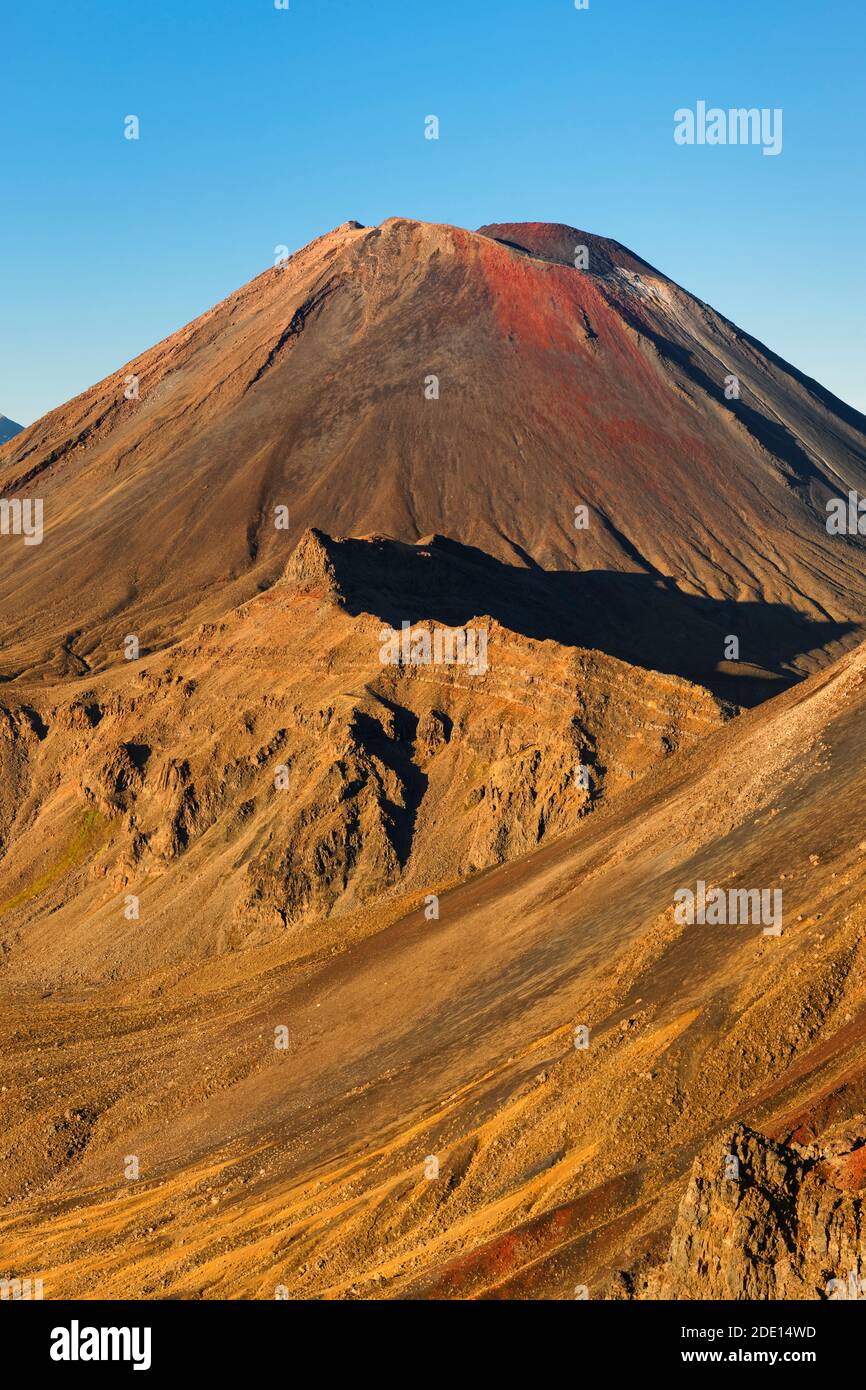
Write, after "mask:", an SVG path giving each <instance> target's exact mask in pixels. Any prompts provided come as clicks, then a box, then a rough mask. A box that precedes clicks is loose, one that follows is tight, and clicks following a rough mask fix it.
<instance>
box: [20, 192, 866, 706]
mask: <svg viewBox="0 0 866 1390" xmlns="http://www.w3.org/2000/svg"><path fill="white" fill-rule="evenodd" d="M584 244H585V245H587V247H588V248H589V253H590V261H589V269H588V270H587V271H583V270H577V269H575V267H574V265H573V259H574V251H575V248H576V247H577V246H579V245H584ZM730 373H735V374H736V375H737V376H738V377H739V380H740V383H741V399H740V400H739V401H727V400H726V399H725V396H724V382H725V378H726V377H727V376H728V375H729V374H730ZM430 374H435V375H436V376H438V378H439V381H440V397H439V399H438V400H428V399H425V394H424V383H425V380H426V378H427V377H428V376H429V375H430ZM132 375H135V376H136V377H137V378H138V379H139V396H138V398H137V399H131V400H127V399H125V396H124V390H125V388H126V385H127V382H128V380H129V378H130V377H131V376H132ZM864 426H866V422H864V418H863V417H862V416H861V415H859V414H858V413H857V412H856V411H854V410H852V409H850V408H849V407H847V406H845V405H843V403H842V402H840V401H838V400H836V399H835V398H834V397H832V396H831V395H830V394H829V393H828V392H826V391H824V390H823V389H822V388H821V387H820V386H818V385H817V383H815V382H813V381H810V380H808V379H806V378H805V377H803V376H802V375H801V374H800V373H798V372H797V371H796V370H794V369H793V368H791V367H789V366H788V365H786V364H785V363H783V362H781V361H780V360H779V359H778V358H777V357H775V356H774V355H773V354H772V353H770V352H769V351H767V350H766V349H765V348H763V347H761V345H760V344H758V343H756V342H755V341H754V340H753V339H751V338H750V337H749V336H748V335H747V334H745V333H743V332H742V331H741V330H739V329H737V328H736V327H735V326H734V325H732V324H731V323H729V322H728V321H726V320H725V319H723V318H722V317H721V316H720V315H718V314H717V313H715V312H714V311H713V310H712V309H711V308H710V307H709V306H708V305H706V304H703V303H701V302H700V301H698V300H696V299H695V298H694V297H693V296H691V295H689V294H687V293H686V292H685V291H684V290H682V289H680V288H679V287H678V286H677V285H675V284H674V283H673V282H672V281H671V280H669V279H667V278H666V277H665V276H664V275H662V274H660V273H659V272H657V271H655V270H653V269H652V267H650V266H647V265H646V264H645V263H644V262H643V261H641V260H639V259H638V258H637V257H636V256H634V255H632V254H631V253H630V252H628V251H626V250H625V248H623V247H620V246H619V245H618V244H617V243H615V242H610V241H607V240H605V239H603V238H598V237H593V236H590V235H588V234H585V233H582V232H579V231H576V230H574V229H572V228H567V227H556V226H547V225H534V224H529V225H510V224H509V225H502V226H491V227H487V228H484V229H482V231H481V232H468V231H463V230H460V229H458V228H454V227H449V226H436V225H428V224H425V223H420V222H412V221H408V220H406V219H402V218H392V219H390V220H388V221H386V222H384V223H383V224H382V225H381V226H379V227H370V228H364V227H360V226H359V225H358V224H356V223H346V224H345V225H344V226H342V227H340V228H338V229H337V230H336V231H334V232H331V233H330V234H328V235H326V236H323V237H321V238H319V239H318V240H317V241H314V242H313V243H311V244H310V245H309V246H307V247H306V248H304V249H303V250H301V251H299V252H298V253H297V254H296V255H294V256H293V257H292V258H291V259H290V260H289V262H288V263H287V264H286V265H285V266H284V267H282V268H280V267H275V268H272V269H270V270H267V271H265V272H264V273H263V274H261V275H259V276H258V277H257V278H256V279H255V280H253V281H251V282H250V284H248V285H247V286H245V287H244V288H243V289H241V290H239V291H238V292H237V293H236V294H234V295H232V296H230V297H229V298H228V299H226V300H225V301H224V302H223V303H222V304H219V305H217V306H216V308H214V309H212V310H210V311H209V312H208V313H206V314H204V315H202V317H201V318H199V319H197V320H196V321H195V322H194V323H192V324H190V325H188V326H187V327H186V328H184V329H182V330H181V331H180V332H178V333H176V334H174V335H173V336H172V337H171V338H169V339H167V340H166V341H165V342H164V343H161V344H160V345H159V346H157V347H155V348H152V349H151V350H149V351H148V352H145V353H143V354H142V355H141V356H140V357H139V358H137V359H135V360H134V361H133V362H131V363H129V364H127V365H126V366H124V367H121V368H120V369H119V370H118V371H117V372H116V373H115V374H114V375H112V376H111V377H109V378H107V379H106V380H105V381H103V382H100V383H99V384H98V385H96V386H94V387H93V388H92V389H91V390H89V391H87V392H85V393H84V394H83V395H82V396H80V397H78V398H77V399H75V400H73V401H71V402H69V403H68V404H67V405H65V406H62V407H61V408H59V409H58V410H55V411H53V412H52V413H51V414H49V415H48V416H46V417H45V418H44V419H42V420H40V421H39V422H37V423H36V424H34V425H32V426H31V427H30V428H28V429H26V430H25V431H24V432H23V433H22V434H21V435H19V436H17V437H16V438H15V439H14V440H12V441H10V442H9V443H8V444H6V445H5V446H4V447H3V449H2V451H0V493H2V494H3V495H11V494H15V493H21V494H23V495H35V496H40V497H43V498H44V501H45V508H46V537H45V541H44V543H43V544H42V545H41V546H32V547H25V546H24V545H23V542H22V541H21V540H13V539H12V538H8V537H7V538H6V539H5V541H4V542H3V544H2V545H0V645H2V648H3V655H2V670H0V675H5V677H6V678H9V677H15V676H17V675H19V674H22V673H23V674H26V675H27V677H28V678H29V679H32V678H33V677H35V676H37V675H39V674H40V673H42V674H43V675H45V676H46V677H47V678H49V679H53V678H55V677H56V676H58V675H64V674H79V673H82V672H86V671H87V670H89V669H103V668H104V667H106V666H111V665H114V664H116V662H117V661H118V660H119V656H120V652H121V648H122V641H123V638H124V636H125V635H126V634H128V633H135V634H137V635H138V636H139V637H140V639H141V641H142V643H143V645H144V646H146V647H155V646H160V645H165V644H167V643H169V642H170V641H173V640H175V639H176V638H177V637H178V636H179V635H183V634H185V633H188V632H189V631H190V630H191V629H192V628H193V627H194V626H195V625H196V624H198V623H200V622H204V621H212V620H214V619H215V618H218V617H220V616H221V615H222V614H223V613H224V612H225V611H226V610H227V609H228V608H230V607H232V606H234V605H235V604H237V603H238V602H241V601H243V600H245V599H248V598H250V597H252V596H253V595H254V594H255V593H256V592H258V591H259V590H260V589H261V588H263V587H267V586H268V585H270V584H271V583H273V582H274V581H275V580H276V579H277V578H278V577H279V575H280V574H281V573H282V571H283V568H284V566H285V564H286V560H287V557H288V554H289V552H290V550H291V548H292V546H293V545H294V543H295V542H296V541H297V539H298V538H299V537H300V535H301V534H302V533H303V531H304V530H305V529H306V528H307V527H308V526H318V527H321V528H322V529H324V530H325V531H326V532H328V533H330V534H339V535H358V534H366V533H370V532H385V533H388V534H391V535H393V536H394V537H396V538H397V539H401V540H404V541H408V542H414V541H416V540H418V539H420V538H421V537H422V536H424V535H427V534H430V533H434V532H438V533H442V534H445V535H448V536H451V537H453V538H454V539H456V540H458V541H460V542H463V543H467V544H471V545H473V546H477V547H480V548H481V549H482V550H484V551H486V552H487V553H489V554H490V555H492V556H494V557H496V558H498V559H499V560H501V561H507V562H511V563H512V564H517V565H522V566H531V565H533V564H537V565H540V566H541V567H542V568H544V569H545V570H548V571H552V572H553V573H554V574H555V575H565V576H568V575H572V574H574V573H575V572H579V573H581V574H582V575H584V576H585V577H586V578H587V581H588V582H587V585H586V588H585V589H581V590H580V592H579V594H577V595H576V602H577V603H578V604H579V605H580V606H581V607H582V608H584V609H592V608H593V607H597V606H604V608H608V607H612V608H613V609H614V610H615V611H616V612H617V613H618V614H619V618H618V622H619V624H620V626H622V627H627V626H629V625H631V626H632V627H634V628H638V629H641V630H642V632H643V638H644V644H645V645H648V646H650V647H651V648H653V650H654V659H650V660H648V661H647V659H646V656H645V655H644V654H643V653H641V652H637V651H636V652H634V653H632V652H631V651H630V650H629V649H628V648H624V647H623V646H622V645H620V646H619V648H618V649H617V651H616V652H614V653H613V654H615V655H620V656H624V657H625V658H626V659H630V658H631V657H632V655H634V657H635V659H638V660H639V661H640V663H641V664H649V665H650V666H654V667H655V668H659V667H662V668H664V669H667V670H669V671H672V672H673V673H675V674H680V675H686V676H689V677H697V678H700V679H703V680H707V679H709V678H710V677H711V673H712V672H713V671H714V669H715V666H716V664H717V662H718V661H719V660H720V659H721V655H722V650H721V648H722V639H723V637H724V636H725V635H727V634H728V633H729V632H733V633H737V634H738V635H740V636H741V638H742V642H743V646H742V651H741V656H742V658H743V660H744V661H745V662H749V663H751V664H752V666H754V667H756V668H761V669H763V670H765V671H771V672H773V671H778V670H780V669H788V668H792V667H793V668H794V669H801V670H803V669H812V668H813V667H814V666H815V664H816V662H817V661H818V660H819V659H820V652H821V649H828V648H830V649H833V650H836V651H838V647H834V644H835V643H838V641H839V639H844V638H845V635H846V633H847V632H848V624H849V623H850V622H852V621H853V622H855V623H856V624H858V626H859V625H862V622H863V618H864V613H866V579H864V575H863V553H864V552H863V543H862V540H861V539H859V538H855V539H851V540H848V539H846V538H838V537H835V538H831V537H828V535H827V533H826V530H825V526H824V521H825V512H824V503H825V501H826V499H827V497H828V496H829V495H831V494H838V493H840V492H844V491H846V490H847V489H848V487H849V486H850V487H854V488H857V489H859V490H861V491H866V434H864ZM580 504H583V505H586V506H587V507H588V508H589V513H590V525H589V528H588V530H585V531H577V530H575V528H574V524H573V522H574V508H575V506H577V505H580ZM281 505H282V506H287V507H288V508H289V511H290V517H291V529H290V530H289V531H281V530H277V529H275V527H274V524H273V522H274V508H275V507H277V506H281ZM605 576H607V578H605ZM611 576H612V577H611ZM659 604H661V605H662V608H663V612H662V613H661V614H659V613H658V612H657V607H658V605H659ZM720 604H724V605H734V604H736V605H737V607H736V612H735V613H733V612H731V611H730V608H729V607H727V606H726V607H723V608H721V609H720V608H719V605H720ZM767 604H770V605H776V606H778V611H777V612H776V615H775V616H776V618H777V620H778V621H774V622H773V623H772V624H769V625H768V624H767V623H766V622H765V621H764V620H763V617H762V616H761V615H764V617H765V616H766V612H765V609H764V608H763V605H767ZM713 609H715V610H716V611H715V616H714V619H713V632H714V639H713V642H712V644H711V646H712V648H713V650H712V652H711V653H708V652H707V651H706V646H707V644H706V641H705V640H703V639H704V638H705V635H706V633H705V631H704V632H703V633H698V636H697V638H696V640H695V642H694V644H692V643H691V642H690V640H689V633H690V630H691V623H692V619H693V617H695V615H697V618H698V620H699V621H698V626H699V627H702V628H703V629H705V628H706V621H705V619H706V615H707V612H708V611H710V612H712V611H713ZM637 613H640V615H641V616H640V618H639V619H637V618H636V614H637ZM672 613H673V617H674V620H675V622H674V626H678V627H679V628H681V629H682V631H683V638H682V645H683V646H684V647H686V648H689V647H690V646H692V645H693V646H694V657H693V659H692V663H691V664H690V665H688V664H687V665H685V666H684V665H682V664H679V665H677V664H675V657H674V655H672V654H670V653H669V651H668V646H669V642H670V634H671V630H672V626H671V622H670V621H669V619H670V617H671V614H672ZM810 654H811V655H810ZM710 656H711V657H712V660H709V659H708V658H709V657H710Z"/></svg>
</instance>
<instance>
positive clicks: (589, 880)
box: [0, 218, 866, 1299]
mask: <svg viewBox="0 0 866 1390" xmlns="http://www.w3.org/2000/svg"><path fill="white" fill-rule="evenodd" d="M863 493H866V419H864V417H863V416H861V415H859V414H858V413H857V412H856V411H854V410H852V409H851V408H850V407H848V406H846V405H845V404H844V403H843V402H841V401H839V400H837V399H836V398H834V397H833V396H832V395H831V394H830V393H829V392H827V391H826V390H824V389H823V388H822V387H821V386H819V385H818V384H817V383H816V382H814V381H812V380H810V379H808V378H807V377H805V376H803V375H802V374H801V373H800V372H798V371H797V370H796V369H795V368H794V367H791V366H789V365H788V364H786V363H784V362H783V361H782V360H781V359H780V358H778V357H777V356H775V355H774V354H773V353H772V352H771V351H770V350H769V349H767V348H765V347H763V346H762V345H761V344H760V343H758V342H757V341H756V340H754V339H753V338H751V337H749V336H748V334H746V333H745V332H743V331H742V330H740V329H738V328H736V327H735V326H734V325H733V324H731V323H730V322H728V321H727V320H726V319H724V318H723V317H722V316H721V315H719V314H718V313H716V312H715V311H714V310H713V309H711V308H710V307H709V306H708V305H706V304H704V303H702V302H701V301H699V300H697V299H695V298H694V297H693V296H691V295H690V294H688V292H687V291H685V290H684V289H682V288H680V287H679V286H678V285H677V284H676V283H675V282H674V281H673V280H671V279H669V278H668V277H667V276H666V275H665V274H663V273H662V272H660V271H658V270H656V269H654V268H653V267H652V266H650V265H648V264H647V263H646V262H644V261H643V260H641V259H640V257H639V256H637V255H635V254H634V253H632V252H630V251H628V250H627V249H626V248H625V247H623V246H622V245H620V244H619V243H618V242H615V241H611V240H608V239H606V238H603V237H598V236H594V235H591V234H589V233H584V232H581V231H578V230H577V229H574V228H571V227H566V226H558V225H550V224H534V223H533V224H517V223H501V224H490V225H488V226H485V227H483V228H481V229H480V230H479V231H477V232H470V231H464V230H461V229H458V228H454V227H450V226H439V225H430V224H426V223H421V222H414V221H410V220H407V219H403V218H390V219H388V220H387V221H385V222H383V223H382V225H381V226H378V227H363V226H361V225H360V224H359V223H357V222H347V223H345V224H343V225H342V226H341V227H339V228H337V229H336V230H335V231H333V232H330V233H328V234H327V235H325V236H322V237H320V238H319V239H318V240H316V241H314V242H313V243H311V244H310V245H309V246H307V247H305V248H304V249H303V250H301V251H298V252H297V253H296V254H295V255H294V256H292V257H290V258H289V259H288V260H287V261H284V262H280V263H279V264H277V265H275V266H273V267H271V268H269V269H268V270H266V271H264V272H263V273H262V274H260V275H259V276H258V277H257V278H256V279H254V280H253V281H251V282H250V283H249V284H248V285H247V286H245V287H244V288H243V289H241V290H239V291H238V292H237V293H235V294H234V295H232V296H230V297H229V298H228V299H226V300H225V301H223V302H222V303H221V304H219V305H217V306H216V307H215V308H214V309H212V310H210V311H209V312H208V313H206V314H204V315H202V316H201V317H200V318H199V319H197V320H196V321H195V322H193V323H192V324H190V325H188V326H187V327H186V328H184V329H182V330H181V331H179V332H178V333H176V334H174V335H173V336H172V337H170V338H168V339H167V340H166V341H165V342H164V343H162V344H160V345H159V346H157V347H155V348H152V349H150V350H149V351H147V352H144V353H143V354H142V355H141V356H140V357H138V358H136V359H134V360H133V361H132V362H130V363H127V364H126V365H124V366H122V367H120V368H119V369H118V371H117V372H116V373H114V374H113V375H112V376H111V377H109V378H107V379H106V380H105V381H103V382H101V383H99V384H97V385H96V386H94V387H93V388H92V389H91V390H89V391H87V392H85V393H84V394H83V395H81V396H79V397H77V398H76V399H75V400H73V401H71V402H69V403H68V404H66V405H64V406H62V407H60V408H59V409H58V410H55V411H53V412H51V413H50V414H49V415H47V416H45V417H44V418H43V419H41V420H39V421H37V422H36V423H35V424H34V425H32V426H30V427H29V428H27V429H25V430H23V431H22V432H21V433H20V434H18V435H16V436H15V437H14V438H11V439H9V440H7V442H6V443H5V444H3V446H2V449H0V502H2V504H3V511H2V518H3V533H2V535H0V1056H2V1062H3V1083H4V1084H3V1087H2V1089H0V1213H2V1215H0V1252H2V1254H0V1267H2V1268H3V1269H4V1270H5V1271H9V1277H10V1279H12V1278H17V1277H20V1278H21V1279H25V1278H39V1279H42V1280H43V1283H44V1287H45V1296H46V1297H50V1298H63V1297H76V1298H78V1297H85V1298H87V1297H118V1298H130V1297H132V1298H160V1297H177V1298H190V1299H196V1298H211V1297H215V1298H268V1299H273V1298H274V1297H275V1291H276V1296H277V1297H290V1298H298V1299H303V1298H308V1297H311V1298H316V1299H320V1298H324V1299H332V1298H333V1299H355V1298H425V1299H436V1298H446V1299H462V1298H473V1299H475V1298H490V1299H499V1298H502V1299H535V1298H573V1297H574V1290H575V1289H576V1288H583V1289H588V1290H590V1296H591V1297H593V1298H605V1299H608V1298H610V1299H614V1298H615V1299H644V1298H688V1297H704V1298H708V1299H713V1298H722V1297H725V1298H729V1297H730V1298H746V1297H751V1296H757V1297H761V1298H774V1297H783V1296H784V1297H798V1298H820V1297H824V1296H827V1295H826V1290H827V1289H828V1288H829V1287H842V1288H847V1284H846V1282H845V1281H846V1280H847V1279H848V1276H849V1273H850V1269H851V1267H852V1261H856V1257H857V1256H856V1252H857V1249H858V1242H862V1231H863V1229H864V1227H863V1221H864V1215H863V1198H862V1187H863V1154H864V1152H866V1105H864V1101H866V987H864V983H863V981H864V971H863V964H864V952H866V919H864V912H863V908H862V899H863V887H864V872H863V862H864V860H863V850H864V848H866V841H863V840H862V839H861V838H860V837H861V835H862V831H860V830H859V829H858V828H857V827H858V824H859V820H860V819H861V818H862V817H861V816H860V814H859V813H860V812H861V811H862V810H863V809H864V804H866V776H864V772H863V769H864V766H866V764H864V757H863V753H864V748H863V743H864V734H863V730H864V728H866V723H864V704H866V642H864V641H863V638H864V635H866V578H864V573H863V560H864V538H863V537H861V536H860V535H859V534H858V533H857V530H858V528H852V530H851V532H850V534H849V533H847V532H846V531H844V530H841V531H839V530H836V531H833V533H832V534H831V531H830V530H829V529H828V526H827V517H828V514H829V513H828V503H830V504H832V502H833V499H837V498H842V499H845V504H846V507H848V506H849V504H850V500H851V499H850V495H851V494H857V496H858V497H859V495H860V494H863ZM36 501H38V502H39V504H40V513H39V515H40V529H39V538H38V540H37V539H36V536H35V534H33V535H29V536H28V535H24V534H22V533H21V526H20V525H19V524H18V520H19V518H20V517H21V516H23V505H24V503H25V502H29V503H35V502H36ZM855 515H856V508H855ZM28 542H30V543H28ZM419 635H420V636H419ZM470 638H471V651H472V652H473V653H475V655H476V656H477V655H478V653H480V652H483V661H479V660H476V661H475V662H474V663H471V662H469V661H468V660H466V659H465V656H466V652H467V651H469V650H470ZM421 639H423V640H421ZM443 652H448V653H450V656H449V658H448V659H447V660H443V659H440V658H439V656H437V654H441V653H443ZM461 654H462V655H461ZM747 706H748V707H750V708H746V707H747ZM861 798H864V801H861ZM704 890H707V893H708V894H711V895H713V898H714V900H717V899H718V896H719V894H722V895H724V897H725V901H726V902H730V903H731V904H732V905H737V904H739V903H740V902H741V901H747V902H748V901H751V900H754V901H755V902H757V903H761V902H763V901H764V900H765V897H766V900H767V901H770V900H772V901H773V903H774V904H778V911H776V910H775V908H774V917H773V922H774V926H773V929H772V931H769V932H765V931H764V930H762V926H761V923H760V921H758V919H757V918H755V919H754V920H749V921H742V922H741V921H734V920H733V916H734V915H735V913H734V908H733V906H732V910H731V915H730V919H728V917H727V916H726V920H725V921H724V924H723V925H721V924H720V923H719V920H718V918H717V919H716V921H715V922H714V921H713V920H712V917H711V915H710V914H708V913H704V912H701V913H699V914H697V916H696V915H695V914H692V915H691V917H688V916H684V915H683V914H682V913H678V912H677V910H676V908H677V903H678V902H680V901H682V895H683V893H686V894H688V893H692V892H693V891H697V892H698V893H699V894H700V895H701V901H702V902H703V901H704V900H705V899H704ZM723 1160H724V1162H725V1163H731V1164H733V1165H734V1166H735V1168H736V1172H737V1173H738V1174H739V1173H742V1176H743V1178H744V1182H743V1185H742V1187H736V1186H732V1182H733V1181H734V1180H733V1179H732V1178H731V1176H730V1173H729V1172H728V1169H727V1168H725V1167H723V1166H722V1161H723ZM816 1212H817V1213H819V1214H820V1219H817V1218H816V1217H815V1213H816ZM732 1249H735V1250H736V1252H737V1254H736V1258H732V1257H731V1250H732Z"/></svg>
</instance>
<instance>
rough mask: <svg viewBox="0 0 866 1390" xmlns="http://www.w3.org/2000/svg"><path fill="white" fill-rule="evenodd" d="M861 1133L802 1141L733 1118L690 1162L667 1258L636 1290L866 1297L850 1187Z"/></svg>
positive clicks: (863, 1208) (669, 1294) (857, 1199)
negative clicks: (733, 1124)
mask: <svg viewBox="0 0 866 1390" xmlns="http://www.w3.org/2000/svg"><path fill="white" fill-rule="evenodd" d="M863 1133H866V1128H863V1127H861V1135H857V1134H856V1127H855V1131H849V1133H848V1135H847V1136H845V1137H844V1138H842V1139H841V1140H840V1139H836V1140H834V1139H832V1138H831V1139H829V1140H827V1141H826V1142H825V1143H823V1144H817V1145H811V1146H809V1147H808V1148H804V1147H802V1146H800V1145H797V1144H779V1143H775V1142H774V1141H773V1140H772V1139H768V1138H767V1137H766V1136H765V1135H762V1134H757V1133H755V1132H754V1131H753V1130H751V1129H749V1128H748V1127H747V1126H745V1125H739V1126H737V1128H736V1129H734V1130H733V1131H732V1132H730V1133H729V1135H728V1136H727V1138H722V1139H720V1140H719V1141H717V1142H715V1143H713V1144H712V1145H711V1146H710V1147H708V1148H707V1149H706V1150H705V1151H704V1153H703V1154H702V1155H701V1157H700V1158H699V1159H697V1160H696V1162H695V1164H694V1167H693V1169H692V1173H691V1177H690V1179H689V1184H688V1187H687V1189H686V1193H685V1196H684V1197H683V1200H682V1202H681V1204H680V1209H679V1214H678V1216H677V1220H676V1224H675V1226H674V1229H673V1232H672V1235H671V1243H670V1249H669V1251H668V1256H667V1259H666V1261H665V1262H664V1264H663V1265H662V1266H661V1267H660V1268H659V1269H656V1270H654V1271H652V1273H651V1274H650V1275H649V1276H648V1277H647V1279H646V1281H645V1284H644V1287H643V1289H642V1290H641V1291H640V1292H639V1294H638V1297H641V1298H661V1299H680V1298H683V1299H685V1298H698V1299H821V1298H834V1299H838V1298H852V1297H866V1268H864V1266H863V1260H864V1253H863V1252H864V1237H866V1204H864V1201H863V1197H862V1195H861V1194H860V1192H859V1191H856V1190H855V1191H852V1190H850V1183H851V1181H852V1175H856V1174H857V1173H859V1169H860V1166H861V1165H860V1164H859V1163H858V1162H857V1161H856V1157H855V1156H856V1155H861V1156H862V1154H863V1152H864V1144H866V1139H864V1138H863V1137H862V1134H863ZM846 1148H847V1153H846V1152H844V1150H845V1149H846ZM840 1150H841V1151H840Z"/></svg>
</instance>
